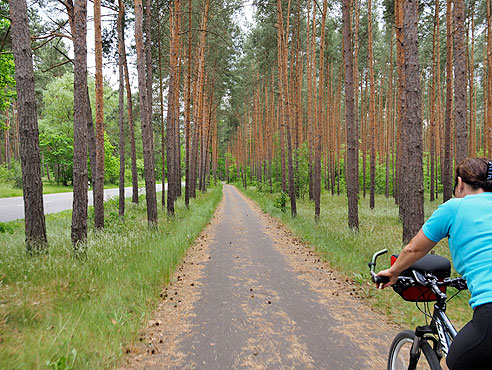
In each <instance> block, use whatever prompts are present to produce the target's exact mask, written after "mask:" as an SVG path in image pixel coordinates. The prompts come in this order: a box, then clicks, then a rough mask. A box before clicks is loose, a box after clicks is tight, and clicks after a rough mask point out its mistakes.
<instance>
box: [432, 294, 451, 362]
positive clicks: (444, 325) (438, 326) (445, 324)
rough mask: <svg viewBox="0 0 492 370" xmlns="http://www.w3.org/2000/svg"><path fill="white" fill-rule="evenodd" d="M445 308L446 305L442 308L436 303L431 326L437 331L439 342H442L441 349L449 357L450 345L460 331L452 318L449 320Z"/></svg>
mask: <svg viewBox="0 0 492 370" xmlns="http://www.w3.org/2000/svg"><path fill="white" fill-rule="evenodd" d="M445 309H446V308H445V306H444V308H441V307H439V305H438V304H436V305H434V315H433V317H432V321H431V323H430V327H431V330H432V331H433V332H434V333H435V332H437V335H438V337H439V343H440V344H441V350H442V352H443V354H444V357H447V355H448V352H449V347H450V346H451V343H452V342H453V339H454V338H455V337H456V335H457V334H458V332H457V331H456V329H455V328H454V326H453V324H452V323H451V320H449V318H448V316H447V315H446V312H445Z"/></svg>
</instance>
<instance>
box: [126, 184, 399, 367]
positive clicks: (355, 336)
mask: <svg viewBox="0 0 492 370" xmlns="http://www.w3.org/2000/svg"><path fill="white" fill-rule="evenodd" d="M161 296H162V303H161V304H160V305H159V307H158V309H157V311H156V312H155V313H154V315H153V318H152V320H151V321H150V322H149V323H148V327H147V328H146V329H145V330H144V332H143V333H142V335H141V338H140V342H139V344H138V345H136V346H134V347H132V348H128V349H127V352H128V355H127V357H126V358H125V360H124V362H123V366H122V368H123V369H134V368H137V369H144V368H145V369H162V368H173V369H174V368H187V369H189V368H196V369H236V368H247V369H250V368H254V369H266V368H269V369H279V368H289V369H292V368H296V369H310V368H313V369H314V368H315V369H343V370H348V369H384V368H385V366H386V357H387V352H388V348H389V345H390V343H391V340H392V338H393V336H394V334H395V332H396V328H395V327H393V326H392V325H389V324H388V323H387V321H386V319H385V318H384V316H381V315H379V314H377V313H375V312H373V311H371V309H370V308H368V307H367V306H365V305H364V304H362V303H361V302H360V301H359V300H358V299H357V297H356V294H355V293H354V289H352V288H351V287H350V285H349V284H347V283H346V282H345V281H341V279H340V277H339V275H338V274H337V273H336V272H333V271H331V270H330V269H329V268H328V267H327V265H326V263H323V262H320V260H319V258H318V256H317V255H316V254H315V253H314V252H312V251H311V250H309V249H308V248H306V247H304V246H302V245H300V244H299V243H298V242H297V241H296V240H295V239H294V238H292V237H291V236H290V235H289V232H288V231H287V230H286V229H285V228H283V227H282V226H280V225H279V224H278V223H277V222H276V221H275V220H274V219H273V218H271V217H269V216H267V215H265V214H263V213H262V212H261V211H260V210H259V208H258V207H257V206H256V205H255V204H254V203H253V202H252V201H250V200H249V199H247V198H245V197H244V196H243V195H242V194H240V193H239V191H237V190H236V189H235V188H234V187H232V186H228V185H226V186H224V199H223V201H222V203H221V204H220V206H219V208H218V210H217V212H216V214H215V215H214V218H213V219H212V221H211V222H210V225H209V226H208V227H207V229H206V230H205V231H204V232H203V233H202V235H201V236H200V238H199V239H198V241H197V243H196V244H195V245H194V246H193V247H192V248H191V249H190V251H189V253H188V255H187V257H186V258H185V260H184V262H183V263H182V265H181V266H180V267H179V268H178V269H177V271H176V273H175V277H174V280H173V281H172V283H171V284H170V285H169V287H168V288H166V289H165V290H164V291H163V292H162V294H161Z"/></svg>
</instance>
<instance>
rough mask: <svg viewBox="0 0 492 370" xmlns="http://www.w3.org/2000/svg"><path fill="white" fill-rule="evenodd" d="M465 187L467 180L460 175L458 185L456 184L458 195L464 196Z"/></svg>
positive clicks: (459, 196) (458, 196)
mask: <svg viewBox="0 0 492 370" xmlns="http://www.w3.org/2000/svg"><path fill="white" fill-rule="evenodd" d="M464 188H465V182H464V181H463V179H462V178H461V176H458V185H457V186H456V195H455V196H456V197H457V198H461V197H462V196H463V190H464Z"/></svg>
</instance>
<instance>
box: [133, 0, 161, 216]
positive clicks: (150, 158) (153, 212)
mask: <svg viewBox="0 0 492 370" xmlns="http://www.w3.org/2000/svg"><path fill="white" fill-rule="evenodd" d="M135 43H136V49H137V70H138V89H139V93H140V117H141V123H142V144H143V154H144V174H145V192H146V199H147V219H148V222H149V224H151V225H152V224H155V223H156V222H157V198H156V190H155V166H154V145H153V132H152V124H151V119H150V111H149V110H148V109H147V108H148V99H149V96H148V89H147V72H146V63H145V50H144V45H143V8H142V0H135Z"/></svg>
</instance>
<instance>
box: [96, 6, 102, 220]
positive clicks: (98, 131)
mask: <svg viewBox="0 0 492 370" xmlns="http://www.w3.org/2000/svg"><path fill="white" fill-rule="evenodd" d="M94 43H95V47H94V49H95V55H96V184H95V186H94V189H95V191H94V216H95V217H94V218H95V226H96V228H98V229H102V228H104V95H103V94H104V91H103V74H102V73H103V72H102V32H101V0H94Z"/></svg>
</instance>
